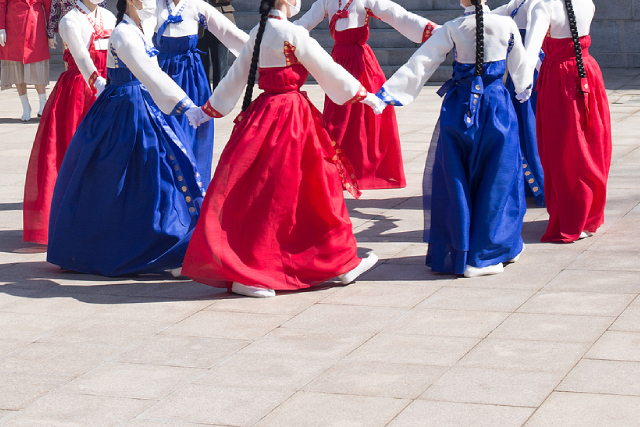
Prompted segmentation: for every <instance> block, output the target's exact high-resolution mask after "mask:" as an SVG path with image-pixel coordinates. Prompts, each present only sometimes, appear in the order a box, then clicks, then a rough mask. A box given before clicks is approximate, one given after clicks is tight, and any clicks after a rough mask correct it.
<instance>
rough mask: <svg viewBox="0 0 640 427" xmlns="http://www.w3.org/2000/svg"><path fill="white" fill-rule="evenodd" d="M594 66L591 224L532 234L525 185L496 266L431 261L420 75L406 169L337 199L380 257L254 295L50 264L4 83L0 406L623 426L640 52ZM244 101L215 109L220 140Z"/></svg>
mask: <svg viewBox="0 0 640 427" xmlns="http://www.w3.org/2000/svg"><path fill="white" fill-rule="evenodd" d="M60 71H61V70H59V69H57V68H56V67H55V66H54V67H53V72H52V73H53V74H54V76H55V75H56V73H58V74H59V73H60ZM604 73H605V81H606V86H607V88H608V94H609V98H610V104H611V111H612V118H613V121H614V122H613V137H614V150H613V161H612V168H611V175H610V181H609V192H608V203H607V208H606V222H605V224H604V225H603V227H602V228H601V229H600V230H599V231H598V233H597V234H596V235H595V236H593V237H591V238H589V239H585V240H582V241H579V242H575V243H573V244H567V245H552V244H542V243H540V237H541V235H542V233H543V232H544V230H545V227H546V224H547V220H548V216H547V214H546V211H545V210H544V209H540V208H537V207H535V206H534V205H533V204H529V210H528V212H527V215H526V217H525V224H524V227H523V232H522V235H523V238H524V240H525V242H526V244H527V246H526V250H525V252H524V254H523V256H522V259H521V260H520V261H519V262H518V263H516V264H512V265H509V266H508V267H507V268H506V269H505V272H504V273H502V274H500V275H497V276H492V277H481V278H476V279H464V278H458V277H455V276H452V275H443V274H435V273H432V272H431V271H430V270H429V269H428V268H427V267H426V266H425V265H424V256H425V252H426V245H425V244H424V243H423V242H422V228H423V217H422V199H421V192H422V190H421V188H422V175H423V170H424V163H425V159H426V156H427V151H428V148H429V141H430V140H431V133H432V131H433V128H434V126H435V123H436V121H437V118H438V113H439V107H440V103H441V100H440V98H439V97H438V96H437V95H436V94H435V91H436V89H437V86H436V85H427V86H426V87H425V88H424V89H423V91H422V93H421V95H420V96H419V97H418V99H417V100H416V101H415V102H414V103H413V104H411V105H409V106H407V107H403V108H400V109H397V114H398V123H399V125H400V133H401V139H402V142H403V150H404V160H405V170H406V172H407V181H408V186H407V188H405V189H400V190H376V191H367V192H365V194H364V195H363V197H362V198H361V199H360V200H354V199H352V198H350V197H348V198H347V206H348V208H349V212H350V214H351V217H352V222H353V226H354V232H355V234H356V237H357V239H358V241H359V246H360V248H359V253H360V255H364V254H366V253H367V252H369V251H370V250H373V251H375V252H376V253H377V254H378V255H379V257H380V262H379V263H378V265H377V266H376V267H375V268H373V269H372V270H371V271H369V272H368V273H366V274H365V275H364V276H363V277H362V279H361V280H359V281H358V282H356V283H354V284H352V285H349V286H342V285H341V284H339V283H338V282H337V281H330V282H328V283H326V284H323V285H321V286H318V287H316V288H313V289H310V290H305V291H301V292H283V293H281V294H279V295H278V296H277V297H276V298H273V299H268V300H261V299H247V298H242V297H238V296H232V295H229V294H227V292H226V290H224V289H216V288H211V287H208V286H204V285H201V284H198V283H194V282H192V281H189V280H176V279H174V278H172V277H171V276H169V275H168V274H158V275H145V276H139V277H127V278H105V277H100V276H94V275H84V274H76V273H71V272H61V271H59V269H58V268H57V267H55V266H52V265H50V264H47V263H46V261H45V259H46V254H45V251H46V248H45V247H42V246H38V245H32V244H28V243H24V242H22V232H21V230H22V211H21V209H22V192H23V185H24V176H25V171H26V167H27V162H28V158H29V154H30V151H31V144H32V142H33V138H34V136H35V133H36V130H37V125H38V120H37V119H33V120H32V121H30V122H28V123H22V122H20V120H19V116H20V112H21V111H20V104H19V100H18V97H17V93H16V92H15V90H8V91H2V92H0V153H1V154H2V155H1V156H0V425H7V426H34V425H68V426H131V427H167V426H173V427H175V426H204V425H207V426H278V427H281V426H285V427H287V426H305V427H306V426H323V427H324V426H344V425H349V426H366V427H370V426H387V425H388V426H392V427H404V426H421V427H424V426H437V427H446V426H490V427H501V426H507V427H511V426H514V427H516V426H523V425H526V426H535V427H537V426H544V427H547V426H563V427H564V426H580V427H583V426H598V427H600V426H616V427H617V426H637V425H638V420H639V419H640V388H639V386H638V384H640V350H639V349H640V298H638V296H639V294H640V248H639V247H638V245H637V242H638V240H639V239H640V190H639V188H640V181H639V180H640V172H639V171H640V137H639V134H640V103H638V102H637V99H640V98H638V97H640V85H638V82H640V70H637V69H604ZM49 89H51V87H50V88H49ZM306 89H307V91H308V93H309V96H310V99H311V100H312V101H313V102H314V103H315V104H316V105H317V106H318V107H320V108H321V107H322V104H323V96H324V95H323V93H322V91H321V90H320V88H319V87H318V86H315V85H310V86H307V88H306ZM28 95H29V98H30V100H31V103H32V105H37V95H36V94H35V91H34V90H33V89H30V90H29V91H28ZM238 111H239V110H238V109H236V110H235V112H234V113H232V114H231V115H230V116H229V117H227V118H224V119H216V124H215V126H216V137H215V138H216V145H215V158H216V159H217V158H218V157H219V155H220V152H221V150H222V148H223V147H224V144H225V142H226V141H227V139H228V136H229V134H230V132H231V129H232V126H233V123H232V121H233V118H234V117H235V114H236V113H237V112H238Z"/></svg>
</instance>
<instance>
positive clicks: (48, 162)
mask: <svg viewBox="0 0 640 427" xmlns="http://www.w3.org/2000/svg"><path fill="white" fill-rule="evenodd" d="M95 1H96V0H83V1H80V2H78V3H77V4H76V6H75V7H74V8H73V9H72V10H70V11H69V12H67V13H66V14H65V15H64V17H63V18H62V19H61V20H60V23H59V32H60V36H61V37H62V41H63V42H64V45H65V50H64V56H63V58H64V60H65V62H66V63H67V70H66V71H65V72H63V73H62V74H61V75H60V78H59V79H58V82H57V83H56V85H55V87H54V88H53V91H52V92H51V94H50V95H49V100H48V101H47V105H46V106H45V109H44V111H43V114H42V119H41V120H40V124H39V125H38V132H37V133H36V138H35V141H34V143H33V148H32V149H31V157H30V159H29V166H28V168H27V178H26V181H25V187H24V204H23V232H22V238H23V240H24V241H25V242H34V243H41V244H45V245H46V244H47V238H48V234H49V209H50V207H51V197H52V196H53V188H54V186H55V184H56V178H57V177H58V170H59V169H60V165H61V164H62V160H63V159H64V155H65V153H66V151H67V147H68V146H69V142H70V141H71V137H72V136H73V134H74V133H75V131H76V129H77V128H78V125H79V124H80V122H81V121H82V119H83V118H84V116H85V114H87V111H89V108H91V105H92V104H93V101H95V99H96V96H97V95H99V94H100V92H102V91H103V90H104V87H105V85H106V82H107V80H106V77H107V46H108V42H109V36H110V35H111V31H112V30H113V28H114V27H115V24H116V17H115V16H114V15H113V14H112V13H111V12H109V11H108V10H107V9H104V8H101V7H98V6H97V5H96V3H95ZM100 1H101V0H98V2H100Z"/></svg>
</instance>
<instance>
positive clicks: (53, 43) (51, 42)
mask: <svg viewBox="0 0 640 427" xmlns="http://www.w3.org/2000/svg"><path fill="white" fill-rule="evenodd" d="M48 40H49V49H55V48H56V45H57V44H58V42H57V41H56V35H55V34H54V35H53V38H52V39H48Z"/></svg>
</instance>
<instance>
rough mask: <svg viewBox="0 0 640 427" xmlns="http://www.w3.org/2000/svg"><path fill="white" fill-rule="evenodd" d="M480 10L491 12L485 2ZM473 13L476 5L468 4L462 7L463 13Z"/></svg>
mask: <svg viewBox="0 0 640 427" xmlns="http://www.w3.org/2000/svg"><path fill="white" fill-rule="evenodd" d="M482 11H483V12H484V13H491V9H489V6H487V5H486V4H485V5H484V6H482ZM474 13H476V7H475V6H473V5H472V6H468V7H466V8H465V9H464V15H465V16H467V15H473V14H474Z"/></svg>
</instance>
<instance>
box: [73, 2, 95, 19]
mask: <svg viewBox="0 0 640 427" xmlns="http://www.w3.org/2000/svg"><path fill="white" fill-rule="evenodd" d="M76 6H77V7H78V9H80V10H82V11H83V12H84V13H86V14H87V15H90V16H98V8H99V7H100V6H96V9H95V10H94V11H93V12H91V11H90V10H89V8H88V7H87V6H86V5H85V4H84V3H82V1H80V0H79V1H78V2H77V3H76Z"/></svg>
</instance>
